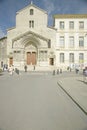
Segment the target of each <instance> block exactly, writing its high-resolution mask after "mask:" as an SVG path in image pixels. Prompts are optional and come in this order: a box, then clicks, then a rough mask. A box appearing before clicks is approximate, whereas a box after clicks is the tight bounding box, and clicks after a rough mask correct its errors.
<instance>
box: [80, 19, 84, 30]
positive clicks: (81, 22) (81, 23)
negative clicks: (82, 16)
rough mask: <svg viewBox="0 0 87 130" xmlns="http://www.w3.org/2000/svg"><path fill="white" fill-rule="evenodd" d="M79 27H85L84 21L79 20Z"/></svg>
mask: <svg viewBox="0 0 87 130" xmlns="http://www.w3.org/2000/svg"><path fill="white" fill-rule="evenodd" d="M79 29H84V22H83V21H80V22H79Z"/></svg>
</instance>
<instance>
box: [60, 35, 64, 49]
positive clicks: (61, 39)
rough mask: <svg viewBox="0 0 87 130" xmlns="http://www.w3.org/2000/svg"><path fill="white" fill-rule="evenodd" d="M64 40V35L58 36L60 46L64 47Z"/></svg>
mask: <svg viewBox="0 0 87 130" xmlns="http://www.w3.org/2000/svg"><path fill="white" fill-rule="evenodd" d="M64 42H65V40H64V36H60V47H64V44H65V43H64Z"/></svg>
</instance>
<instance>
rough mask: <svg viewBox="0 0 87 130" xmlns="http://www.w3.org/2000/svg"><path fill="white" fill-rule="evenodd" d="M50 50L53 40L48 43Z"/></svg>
mask: <svg viewBox="0 0 87 130" xmlns="http://www.w3.org/2000/svg"><path fill="white" fill-rule="evenodd" d="M48 48H51V40H49V41H48Z"/></svg>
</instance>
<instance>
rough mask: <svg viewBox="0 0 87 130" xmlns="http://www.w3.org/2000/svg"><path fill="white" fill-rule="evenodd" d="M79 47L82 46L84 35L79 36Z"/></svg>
mask: <svg viewBox="0 0 87 130" xmlns="http://www.w3.org/2000/svg"><path fill="white" fill-rule="evenodd" d="M79 47H84V37H79Z"/></svg>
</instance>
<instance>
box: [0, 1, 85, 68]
mask: <svg viewBox="0 0 87 130" xmlns="http://www.w3.org/2000/svg"><path fill="white" fill-rule="evenodd" d="M6 42H7V44H6V45H7V46H6V50H7V51H6V53H7V56H6V59H7V60H6V61H3V59H2V60H1V62H2V61H3V62H4V64H8V66H11V65H14V67H15V68H19V69H20V70H23V69H24V66H25V65H27V66H28V68H29V67H31V66H34V65H35V66H37V67H39V68H40V67H43V68H45V67H48V69H49V68H51V67H53V68H54V67H55V68H64V69H66V68H67V67H68V66H70V67H74V66H75V65H80V67H82V66H84V65H86V64H87V15H54V25H53V26H52V27H48V15H47V12H46V11H44V10H42V9H40V8H38V7H37V6H36V5H34V4H32V3H31V4H30V5H29V6H27V7H25V8H24V9H22V10H20V11H18V12H17V13H16V26H15V27H13V28H10V29H8V30H7V41H6Z"/></svg>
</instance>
